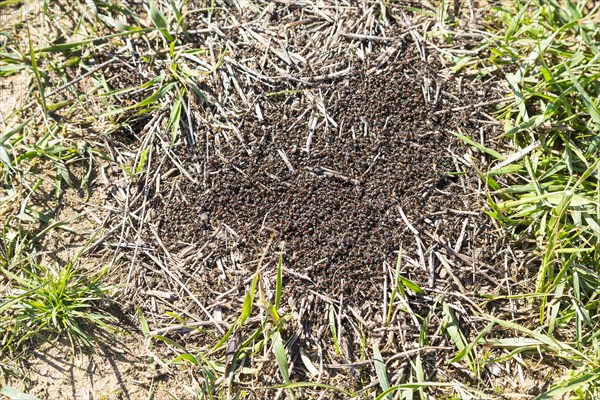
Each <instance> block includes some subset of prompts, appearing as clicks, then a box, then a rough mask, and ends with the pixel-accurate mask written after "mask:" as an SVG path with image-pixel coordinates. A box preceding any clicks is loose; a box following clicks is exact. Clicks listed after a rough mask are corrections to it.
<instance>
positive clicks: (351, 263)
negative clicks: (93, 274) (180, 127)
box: [155, 39, 495, 304]
mask: <svg viewBox="0 0 600 400" xmlns="http://www.w3.org/2000/svg"><path fill="white" fill-rule="evenodd" d="M407 40H408V39H407ZM372 67H374V65H369V63H362V64H358V65H356V66H355V67H354V68H353V69H352V71H351V73H350V74H348V75H347V76H345V77H344V78H342V79H338V80H332V81H327V82H324V83H323V84H321V85H320V86H319V87H313V88H310V89H309V90H310V92H311V93H313V94H321V95H322V98H323V108H324V110H323V109H320V108H319V106H318V105H317V104H316V101H312V102H311V101H310V100H309V99H308V98H307V96H306V94H305V93H304V92H301V93H295V94H281V95H277V96H270V97H262V98H259V103H260V106H261V112H262V116H263V120H260V119H259V118H258V117H257V115H256V113H254V112H253V111H254V109H252V110H251V113H250V112H249V113H248V114H247V115H246V116H244V117H243V118H241V120H240V123H239V135H238V136H237V137H236V136H235V135H233V134H232V133H229V137H228V138H226V137H225V135H224V134H223V133H219V132H217V133H215V132H211V131H203V132H199V133H198V135H197V137H196V138H194V143H193V145H192V144H190V142H189V141H188V149H187V150H188V151H181V152H180V154H181V158H180V161H181V162H182V163H183V164H184V165H186V164H187V165H190V166H194V167H193V168H189V170H194V169H195V170H196V171H197V172H196V174H195V176H193V177H194V178H196V179H197V181H198V183H197V184H192V183H190V182H189V181H188V180H187V179H186V178H185V177H183V176H181V175H180V176H178V177H177V178H176V179H175V180H171V179H169V180H167V181H166V184H165V183H163V186H162V190H161V191H160V193H159V196H158V197H157V199H156V200H155V207H156V208H157V209H158V210H159V212H158V215H159V221H160V224H159V234H160V237H161V238H162V240H163V241H164V243H165V244H166V245H167V247H168V248H169V249H171V251H173V252H175V253H176V252H177V251H178V250H181V249H182V248H184V247H188V246H190V245H192V246H195V247H196V248H201V251H199V252H198V253H197V255H196V257H197V260H203V262H204V263H205V266H206V268H208V269H212V268H216V264H215V263H216V262H217V261H219V262H221V263H222V264H225V265H226V264H231V263H240V262H243V261H249V260H256V259H257V257H258V255H260V254H261V253H262V252H263V250H264V248H265V246H266V245H267V243H268V242H269V240H270V239H271V238H273V244H272V246H271V250H272V251H271V252H270V254H272V257H273V258H275V257H276V256H277V254H278V252H279V251H280V250H281V251H283V260H284V264H285V266H286V267H287V268H289V270H291V271H293V272H296V273H299V274H302V275H304V276H305V277H307V278H309V279H301V278H298V276H297V275H296V276H295V277H293V278H292V281H293V283H291V282H288V288H290V287H293V288H294V292H296V293H297V294H305V293H306V290H307V289H313V290H315V291H317V292H319V293H323V294H325V295H327V296H330V297H332V298H338V297H339V296H340V295H341V294H342V293H341V292H342V290H343V291H344V297H345V299H346V300H347V301H349V302H350V304H361V303H363V302H365V301H377V300H380V299H381V296H382V284H383V276H384V273H383V267H382V266H383V263H384V262H385V263H388V264H390V265H395V263H396V259H397V252H398V250H399V249H400V248H403V251H404V254H406V255H408V256H409V257H411V258H413V259H414V260H417V261H419V255H418V251H417V247H416V245H415V235H414V233H412V232H411V230H410V229H409V228H408V227H407V224H406V223H405V222H404V221H403V219H402V217H401V214H400V208H402V209H403V210H404V212H405V213H406V215H407V217H408V219H409V221H410V222H411V223H412V224H413V225H414V226H415V227H416V228H418V229H419V231H420V235H419V236H420V237H421V240H422V241H423V243H424V244H425V245H424V247H423V248H422V252H423V253H424V259H425V260H426V264H427V260H429V257H430V256H431V250H432V248H433V249H434V250H435V249H439V248H442V247H443V246H442V245H441V244H440V243H439V242H440V240H436V241H433V240H432V239H431V238H430V237H429V236H428V235H427V233H426V232H429V233H433V234H434V235H437V237H439V238H441V241H445V242H446V243H448V244H449V245H450V246H452V247H454V246H455V243H456V241H457V239H458V237H459V236H460V235H461V231H462V229H463V228H462V225H463V221H464V220H465V219H466V218H468V219H469V222H468V223H467V226H466V228H467V229H466V231H465V232H466V233H465V235H464V240H463V242H462V245H459V247H457V248H456V251H458V252H465V253H466V255H467V256H468V257H471V256H473V254H474V253H476V254H480V255H479V256H478V257H483V258H485V259H487V261H488V263H490V262H492V261H490V258H489V257H490V256H491V254H490V253H491V252H493V251H495V250H494V249H493V248H489V243H488V242H489V239H488V237H487V236H486V235H489V227H488V226H487V225H486V221H485V219H484V218H482V217H480V216H473V215H471V214H469V213H461V212H460V211H459V210H467V211H471V212H472V211H478V210H479V209H480V207H481V203H480V199H479V198H477V196H472V195H471V193H472V192H473V190H474V187H475V186H474V179H473V178H472V177H471V176H466V175H464V174H462V173H461V172H460V171H457V167H458V168H460V167H461V166H460V161H458V159H460V158H461V157H462V155H464V154H465V152H466V151H467V149H466V147H465V146H463V145H462V144H461V143H459V141H458V140H457V139H456V138H455V137H454V135H453V134H452V132H456V131H457V130H458V129H461V130H462V131H463V132H467V133H468V134H470V135H475V136H479V134H480V129H483V132H486V131H487V128H486V127H485V125H484V124H483V125H482V124H481V122H478V121H477V120H480V119H483V117H481V116H479V111H478V109H477V108H473V109H466V110H460V111H455V112H443V111H448V110H450V109H452V108H457V107H463V106H465V105H475V104H477V103H480V102H483V101H488V100H490V98H491V96H492V95H491V94H490V93H486V92H485V89H481V88H479V90H478V91H476V90H474V89H472V88H471V87H470V86H469V85H467V84H465V83H463V84H462V86H461V85H459V84H458V83H457V80H455V79H454V78H453V77H450V78H441V77H440V76H439V75H438V73H439V70H440V68H441V66H440V64H439V61H437V58H436V57H433V56H431V57H430V61H429V62H426V61H424V60H422V59H421V58H420V57H419V55H418V54H417V52H416V51H415V50H414V46H413V45H412V43H410V42H407V41H405V42H403V43H402V45H401V50H400V51H399V52H398V55H397V57H396V59H395V60H391V62H390V63H389V65H388V66H387V67H386V68H384V69H381V70H378V71H377V73H376V72H371V73H369V72H368V71H369V70H370V69H371V68H372ZM294 87H298V86H297V85H296V86H294ZM292 88H293V87H291V85H289V84H288V85H284V86H283V87H280V88H278V89H277V90H271V91H275V92H276V91H279V90H282V91H283V90H286V89H292ZM315 97H316V96H315ZM325 110H326V115H327V117H325V113H324V111H325ZM436 112H438V113H436ZM315 124H316V125H315ZM336 125H337V126H336ZM312 127H315V128H316V129H314V130H312V129H311V128H312ZM309 136H310V139H308V138H309ZM307 142H310V144H309V145H308V148H307ZM171 167H173V165H171ZM462 168H464V165H463V166H462ZM167 169H168V168H167ZM464 169H466V168H464ZM173 182H178V183H176V188H175V187H174V186H173ZM486 230H487V231H488V232H486ZM477 232H478V234H477ZM429 262H431V261H429ZM433 262H434V263H435V265H433V268H438V267H439V266H438V265H437V259H435V258H434V260H433ZM403 264H406V263H405V261H403ZM471 267H474V266H469V268H468V269H467V270H472V268H471ZM429 269H430V267H428V266H427V265H420V268H415V267H414V266H409V267H408V268H406V269H403V270H404V271H405V273H406V274H408V276H410V277H411V278H412V279H414V280H416V281H417V282H419V283H420V284H421V285H423V286H424V287H425V286H427V285H428V284H431V283H432V282H431V277H430V276H429V272H428V271H429ZM439 271H440V270H439V269H438V272H439ZM456 272H457V273H458V275H459V279H460V278H464V279H462V280H463V281H465V284H468V286H470V287H471V288H472V290H476V289H477V288H478V287H480V286H481V285H487V284H488V283H486V282H471V284H469V282H468V280H469V279H468V277H467V276H460V275H461V270H460V269H457V271H456ZM479 279H480V278H478V280H479Z"/></svg>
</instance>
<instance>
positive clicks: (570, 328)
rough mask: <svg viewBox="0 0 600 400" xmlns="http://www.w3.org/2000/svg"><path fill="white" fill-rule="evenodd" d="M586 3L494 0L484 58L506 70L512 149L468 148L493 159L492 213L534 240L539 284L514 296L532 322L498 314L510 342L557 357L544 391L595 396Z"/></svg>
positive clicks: (597, 21) (599, 384)
mask: <svg viewBox="0 0 600 400" xmlns="http://www.w3.org/2000/svg"><path fill="white" fill-rule="evenodd" d="M588 3H591V2H588V1H565V2H559V1H556V0H536V1H529V2H527V3H524V2H517V1H515V2H513V5H512V7H506V8H503V7H497V8H495V9H494V11H493V16H492V19H491V21H490V22H491V24H490V26H491V27H490V30H491V31H493V32H495V33H496V34H495V35H494V36H493V37H491V38H490V39H489V40H488V41H487V43H486V46H487V47H488V48H489V55H490V57H489V59H488V60H483V61H484V64H488V65H490V64H491V66H493V67H495V68H497V69H498V70H500V71H504V73H505V75H504V78H505V81H506V84H507V94H508V98H507V102H506V104H507V105H506V106H505V108H504V109H502V110H501V112H500V113H499V118H500V119H503V120H504V122H505V134H504V136H505V137H506V138H508V139H510V142H511V143H512V145H513V146H514V148H513V149H512V151H510V152H508V153H511V154H508V155H502V154H499V153H497V152H495V151H493V150H491V149H487V148H483V146H482V145H480V144H476V145H477V147H478V148H480V149H482V150H484V151H485V152H487V153H488V154H489V155H491V156H492V157H493V158H495V160H493V161H492V166H491V170H490V171H488V172H487V173H485V174H482V177H483V178H484V180H485V181H486V183H487V184H488V187H489V188H490V196H489V201H490V205H491V212H490V215H491V216H492V217H493V218H495V219H496V220H498V221H500V222H502V223H503V224H504V226H505V227H506V228H507V229H508V230H509V231H511V232H512V233H513V235H514V237H515V238H516V239H521V238H531V239H534V240H535V244H536V247H537V251H538V253H537V260H538V265H539V269H538V270H537V280H536V285H535V292H534V293H529V294H523V295H522V296H516V297H515V296H513V298H519V297H520V298H527V299H530V300H529V301H531V302H532V304H538V305H539V307H538V326H537V327H534V329H527V328H525V327H523V326H520V325H517V324H513V323H512V322H506V321H499V320H494V321H495V323H500V324H502V325H503V326H505V327H506V328H509V329H511V330H512V331H513V332H514V333H515V335H516V336H518V337H516V338H515V340H525V339H523V338H525V337H528V338H529V339H528V340H532V339H533V341H534V342H535V343H534V345H533V349H534V350H537V351H539V350H540V349H543V351H544V352H547V353H548V354H550V353H551V354H553V355H555V356H558V357H560V358H562V359H563V360H564V362H565V365H566V366H568V367H569V368H568V369H569V371H570V372H568V373H567V374H566V375H565V376H563V377H560V376H558V377H556V378H554V377H552V379H554V380H555V381H554V382H551V385H550V387H549V388H548V389H547V391H546V392H545V393H544V394H542V395H540V396H539V397H538V398H540V399H546V398H552V397H553V396H557V395H562V394H565V393H570V394H572V395H573V396H575V397H572V398H596V397H598V396H599V395H600V375H599V374H598V372H599V371H600V345H599V343H600V342H599V340H598V339H599V333H598V332H600V330H599V329H598V328H599V327H600V325H599V318H600V314H599V313H598V304H599V302H598V299H599V295H600V291H599V290H598V288H599V287H600V269H599V266H600V251H599V245H600V241H599V239H600V186H599V177H600V157H599V155H600V149H599V146H600V109H599V102H600V85H599V84H598V82H599V80H598V78H599V77H600V62H599V61H600V47H599V46H598V43H600V12H599V9H600V5H598V4H595V5H593V7H590V4H588ZM479 61H481V60H479ZM463 138H464V137H463ZM464 139H465V140H466V141H470V140H469V139H467V138H464ZM470 142H471V144H474V143H473V142H472V141H470ZM499 176H500V177H501V179H499V178H498V177H499ZM492 299H498V297H492ZM534 300H535V301H536V303H533V301H534ZM506 343H508V341H506ZM515 343H516V342H515ZM531 350H532V347H531V346H521V347H520V348H517V350H514V351H515V352H518V353H521V352H525V353H526V352H528V351H531Z"/></svg>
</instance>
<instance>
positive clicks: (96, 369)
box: [7, 334, 189, 400]
mask: <svg viewBox="0 0 600 400" xmlns="http://www.w3.org/2000/svg"><path fill="white" fill-rule="evenodd" d="M70 354H71V349H70V347H69V345H68V344H67V343H60V344H44V345H42V346H40V347H39V348H38V349H37V350H35V351H33V352H32V353H31V356H30V357H29V359H28V361H27V363H26V365H25V368H26V370H27V373H26V375H25V376H24V377H22V378H21V379H20V380H16V379H14V378H13V379H12V380H9V382H7V383H8V385H9V386H12V387H15V388H18V389H20V390H22V391H23V392H26V393H28V394H30V395H33V396H36V397H37V398H39V399H42V400H46V399H48V400H50V399H64V400H98V399H104V400H137V399H152V400H166V399H172V398H173V397H172V396H171V395H170V394H173V395H177V396H182V395H183V396H185V393H182V391H183V390H182V389H179V385H178V384H177V382H174V381H173V378H171V377H170V376H169V375H168V374H166V373H165V371H163V370H162V369H161V368H160V367H156V366H155V364H152V362H151V361H150V358H149V355H148V354H147V352H146V349H145V348H144V345H143V338H141V337H139V336H135V335H124V334H118V335H117V336H116V337H115V338H107V339H106V342H105V343H104V344H102V345H100V346H99V348H98V349H97V350H96V354H80V355H77V356H71V355H70ZM188 395H189V394H188Z"/></svg>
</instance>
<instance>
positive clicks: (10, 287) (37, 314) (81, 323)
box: [0, 240, 115, 353]
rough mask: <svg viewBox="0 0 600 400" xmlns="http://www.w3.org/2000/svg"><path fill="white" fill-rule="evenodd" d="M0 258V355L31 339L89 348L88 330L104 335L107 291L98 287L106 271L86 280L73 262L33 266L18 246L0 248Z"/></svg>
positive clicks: (107, 327) (23, 246) (25, 249)
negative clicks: (62, 340)
mask: <svg viewBox="0 0 600 400" xmlns="http://www.w3.org/2000/svg"><path fill="white" fill-rule="evenodd" d="M2 250H3V252H2V254H0V272H1V273H2V276H3V282H2V285H3V291H2V294H1V296H0V339H1V342H0V343H1V346H2V347H1V352H2V353H5V352H6V353H12V352H14V351H16V350H19V349H21V348H22V347H24V345H26V344H27V343H28V342H30V341H31V340H32V339H35V338H37V339H40V338H41V339H51V340H55V339H58V338H60V337H61V336H63V335H66V336H67V337H68V339H69V341H70V343H71V346H72V348H73V349H91V348H92V347H93V336H92V335H93V328H94V327H101V328H103V329H105V330H110V329H111V327H110V323H111V322H113V321H115V318H114V317H113V316H111V315H110V314H108V313H107V312H105V311H102V305H103V304H106V302H107V301H108V297H107V294H108V292H109V290H110V288H109V287H108V286H106V285H104V284H103V283H102V282H101V279H102V277H103V276H104V275H105V273H106V271H107V269H106V268H105V269H103V270H102V271H100V272H99V273H94V274H91V275H90V274H88V273H87V272H86V271H85V270H84V269H83V268H82V267H81V266H80V264H79V262H78V260H79V256H80V255H81V252H80V253H79V254H77V255H75V257H73V258H71V259H70V260H69V261H68V262H67V263H66V265H64V266H59V265H50V264H47V263H46V262H37V261H36V260H35V258H36V257H35V254H32V253H30V252H28V251H29V250H30V249H29V248H28V246H27V245H26V244H25V242H24V241H23V240H18V241H16V243H15V242H13V243H6V242H5V243H4V244H3V248H2Z"/></svg>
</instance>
